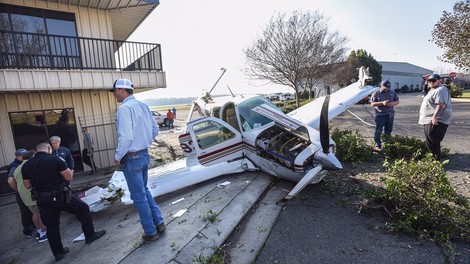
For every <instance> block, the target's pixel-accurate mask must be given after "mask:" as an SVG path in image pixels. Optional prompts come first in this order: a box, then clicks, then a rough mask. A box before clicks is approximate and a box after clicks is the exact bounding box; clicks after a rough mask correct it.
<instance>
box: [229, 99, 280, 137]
mask: <svg viewBox="0 0 470 264" xmlns="http://www.w3.org/2000/svg"><path fill="white" fill-rule="evenodd" d="M262 104H266V105H269V106H271V107H272V108H274V109H277V107H276V106H275V105H274V104H273V103H271V102H270V101H269V100H267V99H266V98H264V97H261V96H260V97H254V98H251V99H248V100H246V101H244V102H243V103H240V104H239V105H238V112H239V114H240V121H241V123H242V127H243V131H248V130H251V129H253V128H257V127H260V126H263V125H266V124H268V123H270V122H272V121H273V120H271V119H269V118H267V117H265V116H263V115H260V114H258V113H256V112H255V111H253V108H255V107H257V106H259V105H262Z"/></svg>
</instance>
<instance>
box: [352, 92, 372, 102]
mask: <svg viewBox="0 0 470 264" xmlns="http://www.w3.org/2000/svg"><path fill="white" fill-rule="evenodd" d="M370 97H371V95H370V94H369V95H368V96H366V97H364V98H362V99H361V100H360V101H359V102H357V103H356V104H368V103H370Z"/></svg>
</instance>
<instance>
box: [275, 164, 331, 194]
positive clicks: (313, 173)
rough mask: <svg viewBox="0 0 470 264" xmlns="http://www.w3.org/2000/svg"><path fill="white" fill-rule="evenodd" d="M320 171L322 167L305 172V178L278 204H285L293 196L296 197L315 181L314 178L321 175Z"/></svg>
mask: <svg viewBox="0 0 470 264" xmlns="http://www.w3.org/2000/svg"><path fill="white" fill-rule="evenodd" d="M322 169H323V166H322V165H318V166H316V167H315V168H313V169H312V170H310V171H309V172H307V174H305V176H304V177H303V178H302V179H301V180H300V181H299V182H298V183H297V184H296V185H295V186H294V188H293V189H292V191H290V192H289V193H288V194H287V195H286V197H284V198H282V200H281V201H280V202H282V203H285V202H287V201H289V200H290V199H292V198H293V197H294V196H295V195H297V194H298V193H299V192H300V191H302V190H303V189H304V188H305V186H307V185H308V184H309V183H311V182H312V181H313V180H315V177H321V176H322V174H321V173H320V171H321V170H322Z"/></svg>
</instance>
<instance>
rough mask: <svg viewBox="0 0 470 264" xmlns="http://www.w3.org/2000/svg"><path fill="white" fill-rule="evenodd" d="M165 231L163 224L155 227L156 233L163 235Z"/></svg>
mask: <svg viewBox="0 0 470 264" xmlns="http://www.w3.org/2000/svg"><path fill="white" fill-rule="evenodd" d="M165 230H166V226H165V223H161V224H159V225H157V232H158V233H163V232H165Z"/></svg>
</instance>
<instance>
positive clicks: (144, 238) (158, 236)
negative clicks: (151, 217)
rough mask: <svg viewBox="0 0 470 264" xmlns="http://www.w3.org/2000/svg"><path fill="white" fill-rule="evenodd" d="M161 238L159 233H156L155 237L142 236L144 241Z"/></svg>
mask: <svg viewBox="0 0 470 264" xmlns="http://www.w3.org/2000/svg"><path fill="white" fill-rule="evenodd" d="M159 238H160V235H159V234H158V233H155V234H154V235H146V234H143V235H142V240H143V241H144V242H145V241H155V240H157V239H159Z"/></svg>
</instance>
